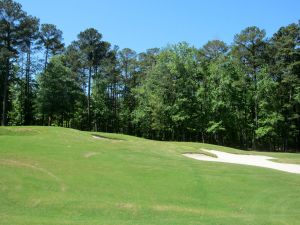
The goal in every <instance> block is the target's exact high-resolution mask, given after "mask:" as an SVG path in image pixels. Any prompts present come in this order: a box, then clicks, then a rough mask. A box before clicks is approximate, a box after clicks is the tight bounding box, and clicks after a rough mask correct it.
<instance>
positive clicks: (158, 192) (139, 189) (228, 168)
mask: <svg viewBox="0 0 300 225" xmlns="http://www.w3.org/2000/svg"><path fill="white" fill-rule="evenodd" d="M93 136H98V137H100V138H95V137H93ZM201 148H205V149H215V150H219V151H225V152H229V153H241V154H255V155H266V156H270V157H274V158H277V159H278V161H280V162H285V163H295V164H300V155H299V154H291V153H266V152H263V153H260V152H250V151H247V152H243V151H240V150H237V149H231V148H225V147H220V146H214V145H208V144H199V143H177V142H159V141H150V140H145V139H141V138H136V137H131V136H126V135H118V134H105V133H93V132H81V131H77V130H72V129H66V128H55V127H9V128H3V127H0V224H1V225H12V224H13V225H19V224H20V225H21V224H22V225H48V224H49V225H50V224H55V225H60V224H61V225H62V224H68V225H73V224H74V225H75V224H78V225H79V224H88V225H94V224H105V225H119V224H126V225H129V224H138V225H143V224H149V225H150V224H164V225H165V224H170V225H176V224H178V225H183V224H184V225H185V224H190V225H196V224H222V225H223V224H224V225H226V224H228V225H229V224H230V225H232V224H240V225H242V224H249V225H250V224H251V225H252V224H255V225H260V224H261V225H265V224H268V225H271V224H274V225H278V224H288V225H294V224H295V225H296V224H299V221H300V213H299V212H300V192H299V190H300V175H299V174H290V173H286V172H282V171H276V170H272V169H267V168H260V167H253V166H245V165H237V164H226V163H214V162H205V161H197V160H193V159H190V158H186V157H184V156H182V153H186V152H190V153H193V152H201V150H200V149H201Z"/></svg>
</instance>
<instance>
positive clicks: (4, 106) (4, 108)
mask: <svg viewBox="0 0 300 225" xmlns="http://www.w3.org/2000/svg"><path fill="white" fill-rule="evenodd" d="M9 67H10V63H9V58H7V59H6V73H5V76H4V82H3V102H2V121H1V125H2V126H6V125H7V112H6V111H7V91H8V78H9V69H10V68H9Z"/></svg>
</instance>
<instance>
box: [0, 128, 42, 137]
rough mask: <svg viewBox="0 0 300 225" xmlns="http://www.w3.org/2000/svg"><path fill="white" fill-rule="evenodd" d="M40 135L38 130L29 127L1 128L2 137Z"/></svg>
mask: <svg viewBox="0 0 300 225" xmlns="http://www.w3.org/2000/svg"><path fill="white" fill-rule="evenodd" d="M38 133H39V132H38V131H37V130H34V129H31V128H28V127H0V136H1V135H7V136H30V135H36V134H38Z"/></svg>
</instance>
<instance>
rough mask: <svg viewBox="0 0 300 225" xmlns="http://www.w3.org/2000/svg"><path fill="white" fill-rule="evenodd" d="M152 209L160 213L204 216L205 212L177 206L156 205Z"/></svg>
mask: <svg viewBox="0 0 300 225" xmlns="http://www.w3.org/2000/svg"><path fill="white" fill-rule="evenodd" d="M152 209H153V210H155V211H160V212H175V213H192V214H198V215H203V214H204V213H203V211H202V210H200V209H195V208H187V207H180V206H175V205H154V206H152Z"/></svg>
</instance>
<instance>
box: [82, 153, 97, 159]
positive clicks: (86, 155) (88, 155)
mask: <svg viewBox="0 0 300 225" xmlns="http://www.w3.org/2000/svg"><path fill="white" fill-rule="evenodd" d="M94 155H99V153H97V152H86V153H84V155H83V156H84V157H85V158H90V157H92V156H94Z"/></svg>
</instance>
